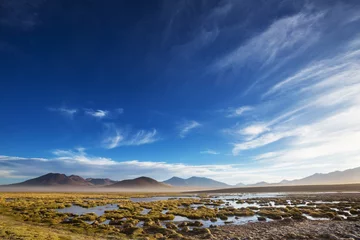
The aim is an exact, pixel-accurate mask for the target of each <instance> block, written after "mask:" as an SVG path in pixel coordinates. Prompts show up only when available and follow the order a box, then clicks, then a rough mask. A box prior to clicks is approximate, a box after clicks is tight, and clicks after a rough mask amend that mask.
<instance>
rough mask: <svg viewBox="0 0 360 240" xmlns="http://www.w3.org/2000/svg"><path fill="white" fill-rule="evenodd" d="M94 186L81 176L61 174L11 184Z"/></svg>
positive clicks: (51, 174) (49, 174) (50, 174)
mask: <svg viewBox="0 0 360 240" xmlns="http://www.w3.org/2000/svg"><path fill="white" fill-rule="evenodd" d="M92 185H93V184H92V183H90V182H88V181H86V180H85V179H83V178H82V177H80V176H77V175H71V176H66V175H65V174H61V173H48V174H45V175H43V176H40V177H37V178H33V179H29V180H27V181H25V182H21V183H15V184H11V186H29V187H30V186H37V187H41V186H92Z"/></svg>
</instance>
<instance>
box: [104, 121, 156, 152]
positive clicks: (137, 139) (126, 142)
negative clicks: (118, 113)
mask: <svg viewBox="0 0 360 240" xmlns="http://www.w3.org/2000/svg"><path fill="white" fill-rule="evenodd" d="M105 126H106V129H107V130H106V132H105V137H104V139H103V146H104V147H105V148H108V149H113V148H116V147H119V146H139V145H143V144H150V143H153V142H156V141H158V140H159V138H158V136H157V130H156V129H152V130H137V131H131V130H126V129H121V128H119V127H117V126H116V125H115V124H106V125H105Z"/></svg>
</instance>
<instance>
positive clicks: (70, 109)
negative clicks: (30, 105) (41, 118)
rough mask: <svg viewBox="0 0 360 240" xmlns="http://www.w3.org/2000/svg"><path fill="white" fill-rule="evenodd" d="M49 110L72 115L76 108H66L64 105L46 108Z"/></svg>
mask: <svg viewBox="0 0 360 240" xmlns="http://www.w3.org/2000/svg"><path fill="white" fill-rule="evenodd" d="M48 110H49V111H51V112H59V113H60V114H63V115H65V116H68V117H73V116H74V115H75V114H76V113H77V112H78V110H77V109H75V108H66V107H60V108H52V107H51V108H48Z"/></svg>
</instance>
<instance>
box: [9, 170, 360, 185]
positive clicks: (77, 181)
mask: <svg viewBox="0 0 360 240" xmlns="http://www.w3.org/2000/svg"><path fill="white" fill-rule="evenodd" d="M347 183H360V167H358V168H353V169H348V170H345V171H335V172H330V173H326V174H322V173H316V174H313V175H311V176H308V177H305V178H302V179H297V180H291V181H289V180H283V181H281V182H278V183H267V182H258V183H255V184H249V185H245V184H242V183H239V184H236V185H235V187H264V186H294V185H327V184H347ZM8 186H15V187H17V186H19V187H32V186H34V187H43V186H84V187H103V186H105V187H109V188H149V189H150V188H170V187H171V186H173V187H194V188H195V187H200V188H230V187H234V186H231V185H228V184H226V183H223V182H219V181H216V180H213V179H210V178H205V177H190V178H187V179H184V178H179V177H172V178H170V179H168V180H166V181H163V182H158V181H156V180H155V179H152V178H149V177H139V178H135V179H127V180H122V181H114V180H111V179H108V178H87V179H84V178H82V177H80V176H77V175H70V176H67V175H65V174H61V173H48V174H45V175H43V176H40V177H37V178H33V179H29V180H27V181H24V182H21V183H15V184H10V185H8Z"/></svg>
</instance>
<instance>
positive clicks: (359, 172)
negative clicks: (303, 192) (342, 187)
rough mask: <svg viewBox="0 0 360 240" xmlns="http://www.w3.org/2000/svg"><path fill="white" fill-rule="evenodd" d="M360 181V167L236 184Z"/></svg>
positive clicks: (273, 184) (306, 183) (281, 184)
mask: <svg viewBox="0 0 360 240" xmlns="http://www.w3.org/2000/svg"><path fill="white" fill-rule="evenodd" d="M351 183H360V167H358V168H353V169H348V170H345V171H335V172H330V173H315V174H313V175H311V176H308V177H305V178H301V179H296V180H286V179H284V180H282V181H281V182H278V183H268V182H258V183H255V184H248V185H244V184H242V185H239V184H237V185H235V187H266V186H293V185H328V184H351Z"/></svg>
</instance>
